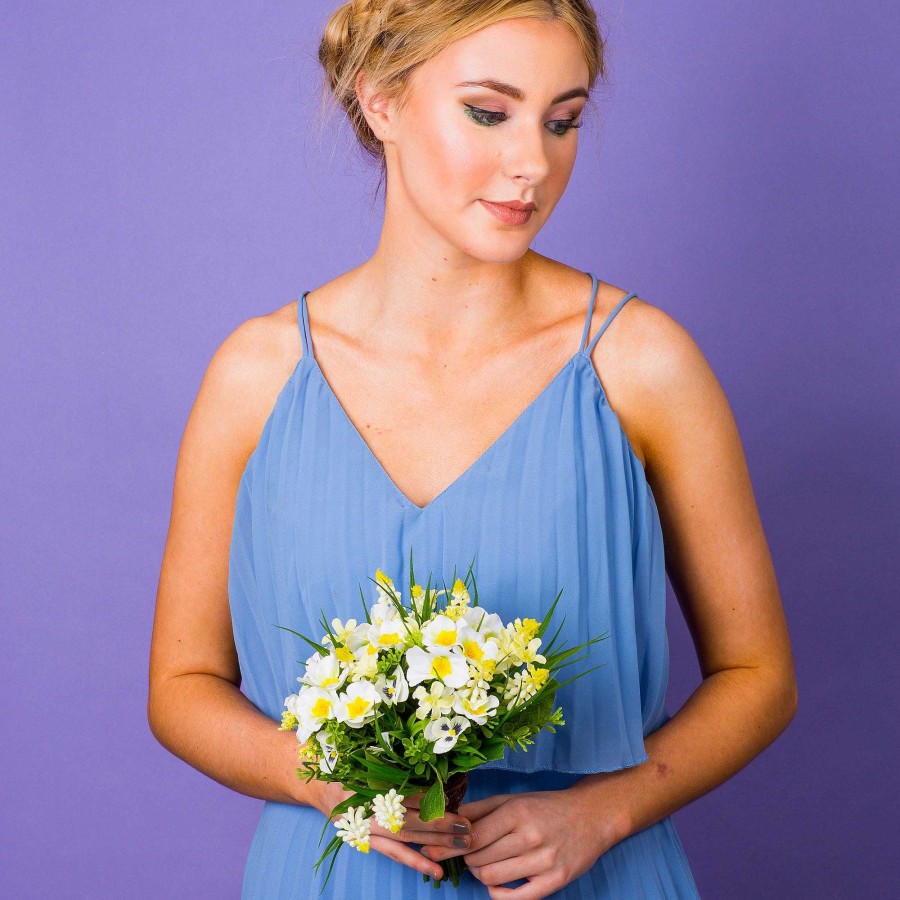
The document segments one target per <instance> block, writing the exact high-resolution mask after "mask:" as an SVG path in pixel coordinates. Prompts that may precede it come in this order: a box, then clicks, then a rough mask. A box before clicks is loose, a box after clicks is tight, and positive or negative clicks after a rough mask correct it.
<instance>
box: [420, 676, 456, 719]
mask: <svg viewBox="0 0 900 900" xmlns="http://www.w3.org/2000/svg"><path fill="white" fill-rule="evenodd" d="M413 697H415V699H416V700H418V701H419V706H418V708H417V709H416V718H417V719H424V718H425V717H426V716H431V718H432V719H439V718H440V717H441V716H442V715H443V714H444V713H446V712H450V710H452V709H453V698H454V697H455V693H454V691H453V689H452V688H449V687H447V686H446V685H443V684H441V683H440V682H439V681H432V682H431V688H430V689H429V688H426V687H425V685H424V684H420V685H419V686H418V687H417V688H416V689H415V690H414V691H413Z"/></svg>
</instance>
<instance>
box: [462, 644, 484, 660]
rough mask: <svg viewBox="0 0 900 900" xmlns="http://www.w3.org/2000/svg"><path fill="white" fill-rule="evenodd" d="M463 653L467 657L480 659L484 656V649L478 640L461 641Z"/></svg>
mask: <svg viewBox="0 0 900 900" xmlns="http://www.w3.org/2000/svg"><path fill="white" fill-rule="evenodd" d="M463 653H464V654H465V656H466V658H467V659H474V660H476V661H478V660H480V659H481V658H482V657H483V656H484V650H482V649H481V644H479V643H478V641H463Z"/></svg>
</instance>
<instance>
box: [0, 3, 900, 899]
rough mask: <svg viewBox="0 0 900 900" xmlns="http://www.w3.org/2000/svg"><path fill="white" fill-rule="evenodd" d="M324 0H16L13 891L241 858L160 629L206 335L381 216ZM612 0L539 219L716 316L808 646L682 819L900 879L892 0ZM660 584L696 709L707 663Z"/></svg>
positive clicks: (729, 880)
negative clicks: (601, 63) (784, 702)
mask: <svg viewBox="0 0 900 900" xmlns="http://www.w3.org/2000/svg"><path fill="white" fill-rule="evenodd" d="M331 8H332V4H330V3H324V2H313V3H291V4H289V3H262V4H251V5H247V4H237V3H230V4H229V3H225V4H223V3H210V2H193V3H189V4H184V3H172V2H168V0H160V2H157V3H154V4H148V3H144V4H136V3H124V4H123V3H119V4H113V3H100V2H81V3H78V4H67V5H60V4H53V5H50V4H42V3H27V4H26V3H22V2H8V3H6V4H5V5H4V12H3V15H2V19H3V25H2V27H0V66H2V70H3V71H2V76H3V77H2V78H0V103H2V107H0V109H2V122H3V128H2V131H3V137H2V141H0V154H2V159H0V163H2V172H3V188H2V201H3V207H4V209H3V215H2V216H0V240H2V244H0V260H2V269H3V271H2V279H0V284H2V292H3V295H4V302H3V327H2V329H0V367H2V368H0V375H2V413H3V416H2V421H3V426H4V428H3V433H4V440H3V444H2V451H0V452H2V472H0V475H2V478H0V491H2V495H0V496H2V506H3V516H2V529H3V535H2V538H3V539H2V544H0V546H2V585H0V586H2V609H3V628H2V641H3V648H2V652H0V666H2V669H0V673H2V679H0V682H2V687H0V690H2V693H3V719H4V725H3V734H4V738H3V741H2V743H0V753H2V771H3V775H4V791H3V795H4V796H3V804H2V811H0V816H2V838H3V853H2V862H0V873H2V874H0V893H2V895H3V896H5V897H16V898H44V897H50V896H54V897H91V898H93V897H118V896H126V895H127V896H130V897H141V898H144V897H146V898H157V897H191V898H197V900H199V898H223V897H237V896H238V894H239V889H240V877H241V871H242V868H243V864H244V858H245V854H246V850H247V847H248V844H249V841H250V837H251V834H252V831H253V827H254V824H255V821H256V817H257V815H258V812H259V809H260V806H261V801H258V800H256V799H252V798H248V797H245V796H242V795H239V794H236V793H233V792H231V791H229V790H227V789H226V788H223V787H222V786H220V785H219V784H217V783H216V782H214V781H212V780H210V779H208V778H206V777H205V776H203V775H202V774H200V773H199V772H197V771H196V770H194V769H191V768H190V767H189V766H187V765H186V764H185V763H183V762H182V761H180V760H179V759H177V758H175V757H173V756H171V755H170V754H169V753H167V752H166V751H165V750H164V749H163V748H162V747H161V746H160V745H159V744H157V743H156V742H155V741H154V739H153V738H152V736H151V734H150V732H149V729H148V726H147V722H146V718H145V704H146V677H147V656H148V647H149V639H150V631H151V622H152V614H153V604H154V592H155V588H156V579H157V576H158V571H159V564H160V558H161V553H162V548H163V542H164V537H165V533H166V527H167V524H168V513H169V504H170V499H171V484H172V476H173V470H174V464H175V456H176V451H177V447H178V444H179V440H180V437H181V431H182V428H183V425H184V422H185V419H186V416H187V413H188V410H189V407H190V404H191V402H192V400H193V397H194V394H195V392H196V390H197V387H198V385H199V382H200V378H201V375H202V373H203V370H204V368H205V366H206V364H207V362H208V360H209V358H210V356H211V354H212V352H213V350H214V349H215V347H216V346H217V345H218V344H219V342H220V341H221V340H222V339H223V338H224V337H225V336H226V334H228V333H229V332H230V331H231V330H232V329H233V328H234V327H235V326H236V325H237V324H238V323H239V322H241V321H242V320H243V319H245V318H247V317H249V316H252V315H255V314H258V313H261V312H266V311H269V310H271V309H272V308H274V307H276V306H279V305H281V304H283V303H286V302H288V301H289V300H290V299H291V298H293V297H296V296H297V294H298V293H299V292H300V291H301V290H303V289H304V288H311V287H314V286H315V285H317V284H320V283H322V282H323V281H325V280H327V279H329V278H332V277H334V276H335V275H336V274H337V273H339V272H341V271H344V270H346V269H348V268H350V267H351V266H353V265H355V264H357V263H358V262H359V261H361V259H363V258H364V257H365V256H366V255H368V254H369V253H370V252H371V251H372V250H373V249H374V246H375V241H376V237H377V234H378V225H379V216H378V213H377V210H378V208H379V207H378V204H377V203H376V204H375V205H373V206H372V207H371V208H370V206H369V197H370V196H371V194H372V186H373V178H372V175H371V172H370V170H367V169H366V168H365V166H363V165H362V164H361V163H360V162H359V161H358V160H357V158H356V157H355V156H354V155H353V154H352V153H348V152H346V148H347V146H349V143H350V141H349V137H348V132H347V130H346V129H345V128H344V127H343V126H342V125H340V126H338V125H336V126H333V127H332V128H331V129H330V130H328V131H326V132H325V135H324V138H323V139H322V140H321V141H318V140H317V138H316V131H315V104H316V92H317V89H318V79H319V72H318V69H317V65H316V62H315V47H316V42H317V39H318V35H319V32H320V29H321V26H322V24H323V22H324V17H325V15H326V13H327V12H328V11H330V10H331ZM604 15H605V24H604V27H605V28H606V30H607V32H608V34H609V37H610V42H611V53H612V66H613V72H612V78H613V85H612V89H611V91H610V92H609V93H608V94H607V95H606V99H605V100H603V101H602V103H601V109H602V121H601V122H599V124H594V125H592V126H589V127H587V128H585V129H584V130H583V131H582V132H581V138H580V140H581V142H582V144H581V150H580V158H579V161H578V164H577V166H576V171H575V175H574V177H573V182H572V184H571V186H570V188H569V191H568V193H567V195H566V197H564V198H563V201H562V202H561V204H560V206H559V207H558V208H557V210H556V212H555V214H554V216H553V219H552V221H551V222H550V223H549V225H548V226H547V228H546V229H545V231H544V232H543V233H541V234H540V235H539V236H538V239H537V241H536V243H535V246H536V248H537V249H538V250H539V251H540V252H542V253H545V254H548V255H550V256H553V257H556V258H559V259H562V260H564V261H566V262H568V263H570V264H571V265H577V266H579V267H581V268H591V269H593V270H594V271H596V272H598V273H599V274H600V276H601V278H604V279H605V280H608V281H612V282H614V283H616V284H619V285H621V286H622V287H623V288H626V289H628V290H634V291H637V292H638V293H639V294H640V295H641V296H642V297H643V298H644V299H645V300H648V301H649V302H652V303H654V304H656V305H658V306H660V307H662V308H663V309H665V310H666V311H667V312H669V313H670V314H671V315H673V316H674V317H675V318H676V319H678V320H679V321H680V322H681V323H682V324H684V325H685V327H686V328H688V329H689V330H690V332H691V333H692V334H693V335H694V337H695V338H696V340H697V341H698V343H699V344H700V346H701V347H702V348H703V351H704V353H705V354H706V356H707V358H708V360H709V361H710V364H711V365H712V366H713V368H714V370H715V372H716V374H717V375H718V377H719V379H720V381H721V382H722V384H723V386H724V388H725V390H726V392H727V394H728V396H729V398H730V400H731V403H732V406H733V409H734V411H735V415H736V417H737V421H738V424H739V427H740V429H741V434H742V436H743V439H744V442H745V447H746V451H747V456H748V459H749V463H750V468H751V473H752V476H753V481H754V485H755V490H756V496H757V501H758V503H759V506H760V510H761V513H762V517H763V522H764V525H765V528H766V534H767V537H768V539H769V543H770V546H771V549H772V553H773V557H774V560H775V564H776V567H777V571H778V574H779V580H780V584H781V588H782V593H783V596H784V601H785V606H786V610H787V616H788V621H789V624H790V627H791V633H792V637H793V641H794V648H795V654H796V661H797V668H798V675H799V681H800V697H801V700H800V708H799V711H798V713H797V716H796V718H795V720H794V722H793V724H792V725H791V727H790V728H789V729H788V731H787V732H786V733H785V734H784V735H783V736H782V738H781V739H780V740H779V741H777V742H776V743H775V744H774V745H773V746H772V747H770V748H769V749H768V750H766V751H765V752H764V753H763V754H762V755H761V756H760V757H759V758H757V759H756V760H755V761H754V762H753V763H752V764H751V765H750V766H749V767H748V768H746V769H744V770H743V771H742V772H741V773H739V774H738V775H737V776H736V777H735V778H733V779H731V780H730V781H729V782H727V783H726V784H724V785H723V786H721V787H720V788H718V789H717V790H715V791H713V792H712V793H710V794H708V795H706V796H705V797H703V798H701V799H700V800H699V801H697V802H695V803H693V804H691V805H689V806H688V807H687V808H685V809H683V810H681V811H679V812H678V813H676V815H675V821H676V825H677V827H678V829H679V831H680V834H681V836H682V839H683V841H684V844H685V848H686V850H687V853H688V855H689V857H690V860H691V863H692V865H693V868H694V871H695V874H696V878H697V881H698V884H699V886H700V889H701V892H702V894H703V896H704V897H709V898H713V897H728V898H733V900H738V898H748V900H749V898H758V897H763V896H764V897H770V898H782V897H785V898H787V897H795V896H803V897H887V896H888V895H889V893H892V890H890V889H892V888H894V885H893V879H892V878H889V876H890V874H891V873H890V872H889V870H888V865H887V860H888V859H889V858H890V857H891V855H892V853H893V852H894V850H895V841H893V840H890V839H889V833H890V832H892V831H893V833H896V832H895V831H894V829H895V828H896V824H895V821H894V817H893V815H892V814H891V812H890V810H889V808H888V798H892V797H893V796H895V794H896V787H897V784H896V775H895V774H894V772H895V771H896V766H895V765H894V760H893V755H894V754H893V750H894V748H895V747H896V745H897V738H898V733H897V732H898V728H897V717H896V712H895V710H896V705H895V704H893V703H891V702H890V700H893V689H894V688H895V687H896V684H897V669H896V665H895V659H896V657H897V650H896V646H895V640H894V635H895V633H896V630H897V624H898V615H897V607H898V603H897V601H898V590H897V586H898V583H900V568H898V554H897V552H896V546H897V534H898V526H900V521H898V509H900V486H898V475H897V469H896V463H897V459H898V449H900V441H898V437H900V434H898V430H900V429H898V416H897V408H898V402H897V401H898V395H900V392H898V385H900V379H898V375H900V372H898V368H900V365H898V353H897V339H898V327H897V326H898V313H897V307H896V300H897V296H896V295H897V292H896V285H897V283H898V275H900V271H898V252H897V235H898V224H900V223H898V213H897V198H898V188H900V176H898V167H897V164H896V155H897V147H898V136H900V128H898V113H897V97H898V96H900V84H898V81H900V78H898V66H897V58H896V48H895V45H894V43H893V42H890V41H889V40H888V35H889V33H890V31H891V28H890V27H889V26H894V31H895V33H896V26H897V24H898V13H897V11H896V7H895V6H894V5H892V4H889V3H887V2H879V3H869V4H867V5H863V6H850V5H848V4H845V3H836V2H828V0H826V2H822V3H817V4H813V3H802V2H801V3H793V4H785V3H780V2H772V0H761V2H757V3H754V4H745V3H741V4H722V3H714V2H711V0H705V2H700V0H688V2H685V3H680V4H677V5H675V4H671V3H666V2H653V3H644V4H638V3H621V4H618V3H617V4H609V5H607V7H605V11H604ZM891 551H893V552H891ZM669 601H670V609H669V612H670V617H669V628H670V638H671V665H672V674H671V685H670V695H669V708H670V709H671V710H673V711H674V710H677V709H678V707H679V706H680V705H681V704H682V703H683V701H684V700H685V698H686V697H687V696H688V694H689V693H690V692H691V691H692V690H693V689H694V688H695V687H696V685H697V683H698V680H699V669H698V666H697V663H696V658H695V656H694V653H693V648H692V646H691V643H690V640H689V638H688V635H687V631H686V627H685V625H684V621H683V619H682V617H681V615H680V612H679V610H678V607H677V604H676V603H675V601H674V598H673V597H672V596H671V595H670V598H669ZM888 691H891V694H890V695H889V697H890V700H888V697H887V696H886V695H888ZM886 700H888V702H886ZM892 709H893V710H894V711H893V712H892Z"/></svg>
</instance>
